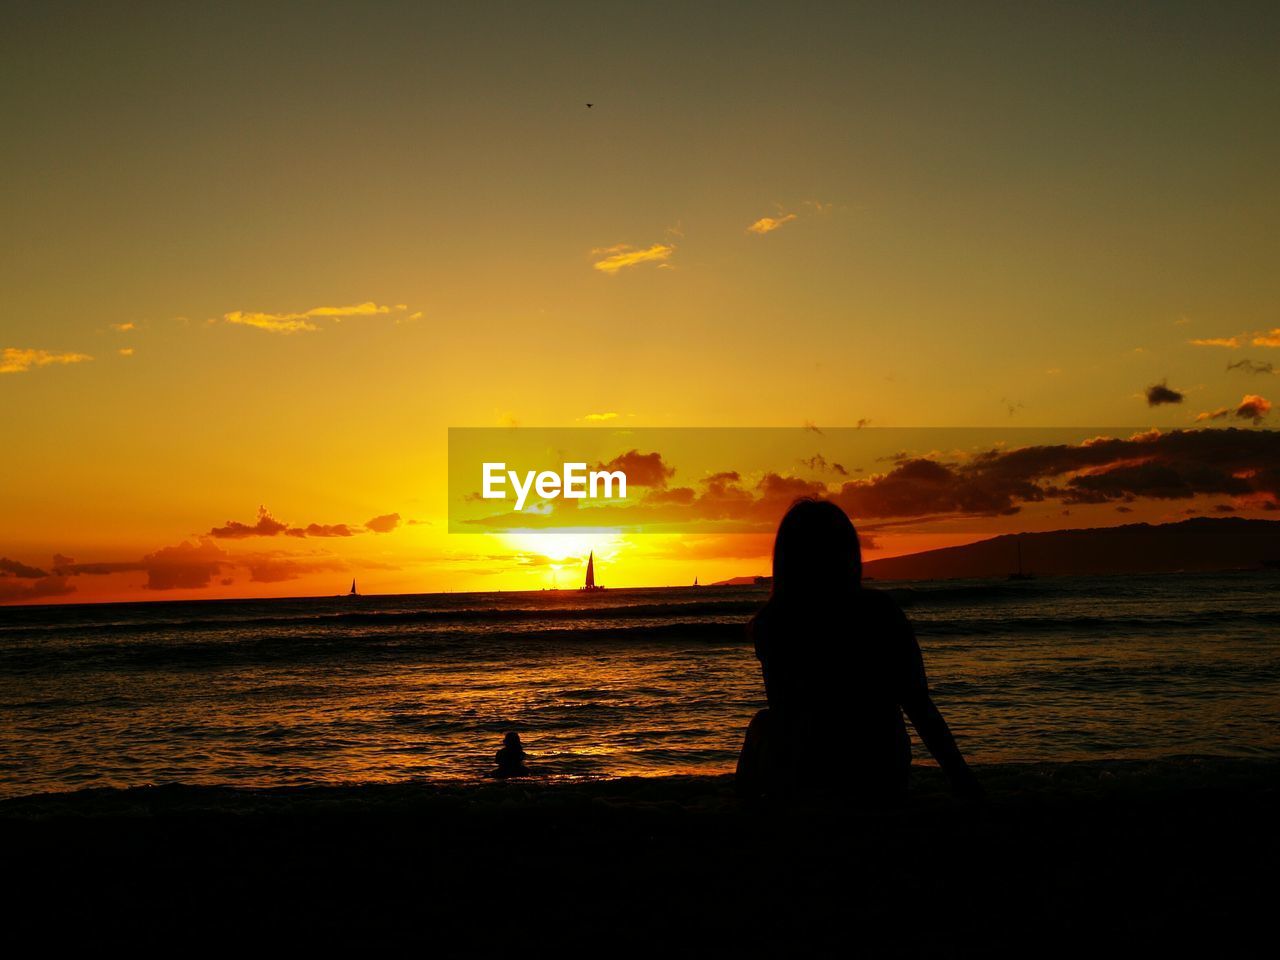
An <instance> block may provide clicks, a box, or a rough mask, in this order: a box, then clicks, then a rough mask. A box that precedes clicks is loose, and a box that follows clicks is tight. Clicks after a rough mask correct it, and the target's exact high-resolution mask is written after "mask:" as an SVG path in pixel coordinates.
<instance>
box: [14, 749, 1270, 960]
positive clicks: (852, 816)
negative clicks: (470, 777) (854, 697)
mask: <svg viewBox="0 0 1280 960" xmlns="http://www.w3.org/2000/svg"><path fill="white" fill-rule="evenodd" d="M978 774H979V776H980V777H981V778H982V781H983V783H984V785H985V786H986V789H987V791H988V801H987V802H986V803H985V804H981V805H976V806H975V805H968V804H962V803H958V802H956V801H954V800H952V799H951V798H950V797H949V795H948V793H947V791H946V788H945V784H944V783H943V782H942V780H941V776H940V774H939V772H938V771H937V770H936V769H934V768H921V769H918V770H917V771H916V772H915V776H914V778H913V792H912V797H911V800H910V801H909V802H908V803H907V804H906V805H904V806H902V807H899V808H895V809H892V810H857V809H852V808H850V807H849V805H848V804H834V803H831V802H824V801H818V800H814V801H811V802H808V803H801V804H799V805H797V806H792V807H787V808H778V807H767V806H762V805H759V804H746V803H742V802H741V801H739V800H737V799H736V798H735V796H734V793H733V778H732V776H729V775H725V776H708V777H699V776H689V777H683V776H682V777H660V778H659V777H655V778H623V779H616V780H592V781H579V782H569V783H566V782H563V781H561V782H542V781H536V780H529V781H524V780H519V781H508V782H505V783H500V782H499V783H461V782H459V783H426V782H410V783H401V784H386V785H351V786H332V787H329V786H325V787H291V788H274V789H261V790H254V789H239V788H228V787H192V786H180V785H170V786H156V787H144V788H134V789H129V790H115V789H95V790H85V791H79V792H76V793H67V794H45V795H40V796H30V797H18V798H13V799H9V800H5V801H2V802H0V842H3V844H4V849H5V850H6V852H7V860H8V862H9V866H10V872H11V873H10V875H11V876H16V877H20V878H22V880H23V883H22V884H21V885H20V889H19V893H18V895H17V897H16V898H15V899H14V900H13V901H12V902H11V903H10V904H9V905H8V906H9V909H10V910H11V911H12V919H11V921H10V922H11V924H12V925H16V926H18V927H22V926H24V925H31V926H34V927H37V928H39V929H43V930H57V931H59V933H60V935H61V936H63V937H68V936H69V937H72V938H73V939H74V938H77V937H82V936H83V937H89V938H91V939H93V940H94V942H103V941H128V942H130V943H142V942H148V941H164V942H172V939H173V938H174V937H183V936H190V935H191V934H192V933H193V932H199V934H200V936H201V937H203V938H206V939H212V940H221V939H222V938H224V937H226V938H230V939H231V940H235V941H241V940H258V939H263V938H265V939H270V940H277V939H279V940H284V941H288V942H291V943H295V944H296V943H298V942H301V941H307V940H312V939H316V940H323V941H325V942H329V943H333V942H346V941H351V942H356V941H358V942H360V943H363V944H366V945H367V944H373V943H378V944H386V945H392V944H399V943H402V942H405V941H406V939H408V940H410V941H413V942H416V943H418V944H419V945H432V946H433V949H434V951H435V952H442V951H443V952H445V953H446V954H448V955H461V954H476V953H480V954H484V953H490V952H503V950H504V948H505V947H509V946H511V945H512V943H514V942H524V941H526V940H527V938H529V937H533V938H535V939H536V940H538V941H541V940H545V941H546V943H545V946H546V947H548V948H551V949H555V950H557V952H562V953H569V954H571V955H580V954H585V953H590V954H594V955H609V954H610V953H611V952H617V953H632V952H652V950H654V949H663V950H665V951H675V952H684V951H695V950H696V952H699V953H701V954H703V955H721V954H725V953H736V954H739V955H740V954H741V953H743V952H744V951H745V952H748V953H752V952H756V951H764V950H766V949H767V948H768V947H769V945H770V944H776V945H777V946H778V948H779V949H781V948H782V947H783V946H785V947H787V948H789V949H790V950H794V949H797V948H804V947H808V948H811V949H816V950H819V951H824V952H825V951H832V950H836V949H837V948H839V949H841V950H842V951H843V950H845V948H849V947H857V946H858V945H859V944H861V945H862V946H865V947H867V948H868V949H869V950H870V952H871V953H872V954H873V955H884V954H892V955H907V956H910V955H923V954H930V955H935V956H976V955H990V954H992V953H1020V954H1022V955H1028V954H1030V955H1033V956H1035V955H1048V954H1056V953H1061V952H1069V951H1070V950H1072V949H1075V948H1085V947H1088V948H1089V949H1091V950H1093V951H1095V952H1096V951H1102V952H1104V953H1111V952H1119V951H1125V952H1133V951H1141V952H1146V951H1149V950H1151V949H1152V948H1153V947H1156V946H1160V945H1164V946H1165V947H1167V948H1168V949H1175V948H1176V949H1177V951H1178V952H1185V951H1186V950H1188V949H1190V948H1191V947H1192V946H1193V945H1199V946H1201V947H1203V948H1204V949H1205V950H1211V951H1212V952H1213V954H1214V955H1216V956H1250V955H1254V954H1252V953H1250V952H1249V951H1250V947H1249V944H1250V943H1254V942H1258V937H1259V936H1263V935H1265V936H1267V937H1270V932H1269V929H1268V921H1267V919H1266V918H1267V917H1268V916H1269V912H1270V907H1269V906H1268V905H1269V904H1270V903H1271V902H1272V900H1273V898H1274V895H1275V892H1276V891H1275V886H1276V885H1275V883H1274V881H1272V880H1270V878H1269V877H1270V864H1272V863H1274V862H1275V857H1276V855H1277V853H1280V847H1278V844H1277V836H1278V832H1280V831H1278V830H1277V826H1276V820H1275V817H1276V812H1277V809H1280V808H1278V807H1277V803H1276V801H1277V799H1278V798H1280V758H1278V759H1275V760H1256V761H1255V760H1227V759H1189V760H1163V761H1153V762H1143V761H1099V762H1083V763H1066V764H1000V765H991V766H986V767H979V768H978ZM1259 864H1262V865H1266V868H1265V870H1266V874H1265V876H1264V879H1263V880H1262V881H1261V882H1251V881H1247V880H1246V877H1248V876H1250V875H1251V874H1252V873H1254V872H1255V870H1256V867H1257V866H1258V865H1259ZM446 934H447V935H448V936H450V937H461V938H462V939H461V940H455V941H453V942H456V943H457V944H458V947H457V949H456V950H448V949H444V942H443V941H442V940H440V939H439V938H441V937H443V936H445V935H446ZM513 938H514V939H513ZM1261 942H1262V943H1264V944H1265V943H1266V942H1267V941H1266V940H1263V941H1261ZM1090 944H1092V946H1089V945H1090ZM1264 952H1265V951H1264Z"/></svg>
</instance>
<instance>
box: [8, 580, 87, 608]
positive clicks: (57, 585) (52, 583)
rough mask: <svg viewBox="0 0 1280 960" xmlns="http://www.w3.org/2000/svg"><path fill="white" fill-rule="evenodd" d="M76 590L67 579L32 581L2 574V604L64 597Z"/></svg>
mask: <svg viewBox="0 0 1280 960" xmlns="http://www.w3.org/2000/svg"><path fill="white" fill-rule="evenodd" d="M75 589H76V588H75V584H72V583H69V582H68V581H67V579H66V577H58V576H49V577H41V578H39V579H30V578H26V577H13V576H8V575H5V574H0V603H8V602H10V601H17V600H41V599H44V598H47V597H62V596H66V595H67V594H68V593H74V592H75Z"/></svg>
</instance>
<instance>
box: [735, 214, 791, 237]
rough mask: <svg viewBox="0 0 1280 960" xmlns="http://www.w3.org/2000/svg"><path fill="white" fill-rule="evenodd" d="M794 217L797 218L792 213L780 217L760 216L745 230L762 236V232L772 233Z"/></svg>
mask: <svg viewBox="0 0 1280 960" xmlns="http://www.w3.org/2000/svg"><path fill="white" fill-rule="evenodd" d="M795 219H797V218H796V215H795V214H794V213H788V214H786V215H784V216H781V217H761V218H760V219H759V220H757V221H756V222H755V223H753V224H751V226H749V227H747V232H748V233H755V234H759V235H760V236H764V234H766V233H772V232H773V231H774V230H777V229H778V228H779V227H782V226H785V225H786V224H788V223H790V222H791V221H792V220H795Z"/></svg>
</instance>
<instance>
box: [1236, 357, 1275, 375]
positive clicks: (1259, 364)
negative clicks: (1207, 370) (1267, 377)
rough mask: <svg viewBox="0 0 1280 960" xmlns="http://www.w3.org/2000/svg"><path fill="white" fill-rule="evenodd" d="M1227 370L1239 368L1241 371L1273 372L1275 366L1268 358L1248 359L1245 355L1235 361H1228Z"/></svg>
mask: <svg viewBox="0 0 1280 960" xmlns="http://www.w3.org/2000/svg"><path fill="white" fill-rule="evenodd" d="M1227 370H1228V371H1231V370H1239V371H1240V372H1241V373H1275V366H1274V365H1273V364H1272V363H1271V361H1270V360H1262V361H1257V360H1250V359H1249V358H1248V357H1245V358H1244V359H1242V360H1237V361H1236V362H1235V363H1228V364H1227Z"/></svg>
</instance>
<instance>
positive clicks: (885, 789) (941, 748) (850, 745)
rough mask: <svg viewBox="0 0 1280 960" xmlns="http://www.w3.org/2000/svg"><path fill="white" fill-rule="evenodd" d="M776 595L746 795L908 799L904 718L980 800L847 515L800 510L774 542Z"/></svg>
mask: <svg viewBox="0 0 1280 960" xmlns="http://www.w3.org/2000/svg"><path fill="white" fill-rule="evenodd" d="M772 586H773V589H772V593H771V595H770V597H769V601H768V603H766V604H765V607H764V609H763V610H761V611H760V612H759V613H758V614H756V616H755V618H754V619H753V620H752V621H751V626H750V631H751V637H752V640H753V641H754V643H755V650H756V657H757V658H758V659H759V660H760V669H761V672H762V673H763V675H764V686H765V694H766V696H767V697H768V700H769V706H768V708H767V709H765V710H761V711H760V712H759V713H757V714H756V715H755V717H754V718H753V719H752V721H751V724H750V726H748V728H747V734H746V739H745V742H744V743H743V745H742V753H741V755H740V757H739V758H738V773H737V784H738V789H739V791H740V792H742V793H743V794H744V795H747V796H761V795H779V794H786V793H788V792H791V791H793V790H796V789H805V788H821V789H828V790H838V791H840V792H841V793H843V794H845V795H848V796H851V797H860V798H863V799H867V800H893V799H897V798H900V797H901V796H903V795H904V794H905V792H906V787H907V776H908V773H909V770H910V766H911V743H910V739H909V738H908V736H907V728H906V724H905V723H904V721H903V713H904V712H905V713H906V715H907V716H908V717H909V718H910V719H911V723H912V725H913V726H914V727H915V728H916V732H917V733H919V735H920V738H921V739H922V740H923V741H924V743H925V746H927V747H928V748H929V751H930V752H931V753H932V754H933V756H934V758H935V759H936V760H937V761H938V763H939V765H940V766H941V767H942V769H943V771H944V772H945V773H946V775H947V776H948V778H949V779H950V781H951V784H952V786H953V787H954V789H955V790H956V791H957V792H958V793H960V794H963V795H969V796H974V795H978V794H979V793H980V791H981V788H980V787H979V785H978V782H977V780H976V779H975V778H974V776H973V773H972V772H971V771H970V769H969V766H968V764H967V763H965V760H964V757H963V755H961V753H960V750H959V748H958V747H957V746H956V742H955V739H954V738H953V737H952V735H951V731H950V729H948V727H947V723H946V721H945V720H943V718H942V714H941V713H939V712H938V708H937V707H936V706H934V703H933V699H932V698H931V697H930V695H929V686H928V683H927V681H926V679H925V671H924V660H923V658H922V656H921V653H920V645H919V643H917V641H916V637H915V633H914V631H913V630H912V629H911V624H910V623H909V622H908V620H907V618H906V616H905V615H904V614H903V612H902V610H901V609H899V607H898V605H897V603H895V602H894V600H893V598H892V597H890V596H889V594H887V593H884V592H881V591H879V590H873V589H871V588H868V587H864V586H863V585H862V551H861V549H860V547H859V544H858V534H857V531H856V530H854V527H853V524H852V523H851V522H850V520H849V518H848V517H847V516H846V515H845V513H844V511H843V510H841V509H840V508H839V507H838V506H836V505H835V504H833V503H830V502H828V501H825V500H813V499H804V500H799V501H797V502H796V503H795V504H794V505H792V507H791V509H790V510H788V511H787V514H786V516H785V517H783V518H782V523H781V524H779V526H778V534H777V537H776V539H775V540H774V545H773V585H772Z"/></svg>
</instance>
